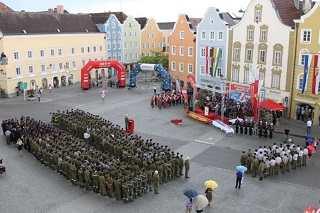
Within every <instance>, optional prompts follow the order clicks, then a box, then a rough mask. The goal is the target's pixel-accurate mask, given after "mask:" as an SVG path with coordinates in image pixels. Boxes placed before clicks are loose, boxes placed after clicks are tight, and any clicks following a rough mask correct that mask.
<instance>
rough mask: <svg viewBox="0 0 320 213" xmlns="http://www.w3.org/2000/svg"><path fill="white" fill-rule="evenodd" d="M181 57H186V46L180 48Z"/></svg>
mask: <svg viewBox="0 0 320 213" xmlns="http://www.w3.org/2000/svg"><path fill="white" fill-rule="evenodd" d="M180 56H184V46H181V47H180Z"/></svg>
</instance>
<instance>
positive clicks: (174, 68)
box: [171, 61, 176, 71]
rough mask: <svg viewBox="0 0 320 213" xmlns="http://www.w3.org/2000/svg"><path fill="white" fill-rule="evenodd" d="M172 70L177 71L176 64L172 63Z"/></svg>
mask: <svg viewBox="0 0 320 213" xmlns="http://www.w3.org/2000/svg"><path fill="white" fill-rule="evenodd" d="M171 69H172V70H173V71H176V62H174V61H173V62H171Z"/></svg>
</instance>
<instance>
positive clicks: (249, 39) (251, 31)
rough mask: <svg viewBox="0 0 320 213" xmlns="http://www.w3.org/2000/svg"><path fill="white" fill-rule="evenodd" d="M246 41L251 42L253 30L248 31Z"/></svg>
mask: <svg viewBox="0 0 320 213" xmlns="http://www.w3.org/2000/svg"><path fill="white" fill-rule="evenodd" d="M247 41H253V30H248V32H247Z"/></svg>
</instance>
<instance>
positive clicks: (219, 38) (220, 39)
mask: <svg viewBox="0 0 320 213" xmlns="http://www.w3.org/2000/svg"><path fill="white" fill-rule="evenodd" d="M222 40H223V32H222V31H219V32H218V41H222Z"/></svg>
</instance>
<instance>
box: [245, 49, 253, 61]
mask: <svg viewBox="0 0 320 213" xmlns="http://www.w3.org/2000/svg"><path fill="white" fill-rule="evenodd" d="M246 61H252V50H251V49H246Z"/></svg>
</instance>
